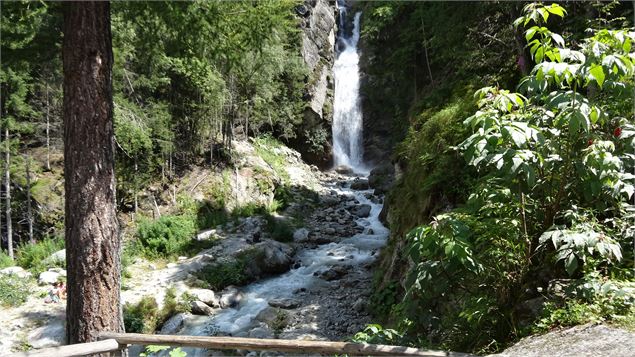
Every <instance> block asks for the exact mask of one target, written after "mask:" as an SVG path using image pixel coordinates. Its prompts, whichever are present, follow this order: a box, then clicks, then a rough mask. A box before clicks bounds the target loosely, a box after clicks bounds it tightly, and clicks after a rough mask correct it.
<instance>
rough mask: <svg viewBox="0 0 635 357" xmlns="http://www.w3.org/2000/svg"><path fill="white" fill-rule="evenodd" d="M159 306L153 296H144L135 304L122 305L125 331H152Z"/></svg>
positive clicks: (156, 320) (156, 319)
mask: <svg viewBox="0 0 635 357" xmlns="http://www.w3.org/2000/svg"><path fill="white" fill-rule="evenodd" d="M158 314H159V306H158V305H157V301H156V299H155V298H154V297H153V296H144V297H142V298H141V300H140V301H139V302H138V303H136V304H130V303H126V304H125V305H124V306H123V321H124V327H125V329H126V332H129V333H149V334H151V333H154V331H155V330H156V328H157V326H158V324H159V321H158Z"/></svg>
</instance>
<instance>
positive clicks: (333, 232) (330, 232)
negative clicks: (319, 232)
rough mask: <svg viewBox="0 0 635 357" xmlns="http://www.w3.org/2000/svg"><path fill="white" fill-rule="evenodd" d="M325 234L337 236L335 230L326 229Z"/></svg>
mask: <svg viewBox="0 0 635 357" xmlns="http://www.w3.org/2000/svg"><path fill="white" fill-rule="evenodd" d="M324 233H326V234H335V228H333V227H327V228H325V229H324Z"/></svg>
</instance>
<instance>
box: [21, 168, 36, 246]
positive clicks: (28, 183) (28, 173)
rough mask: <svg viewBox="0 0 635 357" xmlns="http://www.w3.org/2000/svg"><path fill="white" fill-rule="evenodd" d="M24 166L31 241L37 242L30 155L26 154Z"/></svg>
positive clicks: (27, 215)
mask: <svg viewBox="0 0 635 357" xmlns="http://www.w3.org/2000/svg"><path fill="white" fill-rule="evenodd" d="M24 168H25V171H26V220H27V223H28V225H29V242H30V243H31V244H35V238H33V212H32V211H31V170H29V156H28V155H24Z"/></svg>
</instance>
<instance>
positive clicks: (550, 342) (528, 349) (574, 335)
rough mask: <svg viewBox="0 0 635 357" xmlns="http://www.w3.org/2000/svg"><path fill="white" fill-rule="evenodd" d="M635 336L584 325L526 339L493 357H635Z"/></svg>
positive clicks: (609, 327) (609, 328) (603, 326)
mask: <svg viewBox="0 0 635 357" xmlns="http://www.w3.org/2000/svg"><path fill="white" fill-rule="evenodd" d="M634 350H635V333H633V332H631V331H628V330H624V329H620V328H616V327H612V326H605V325H593V324H587V325H581V326H575V327H571V328H567V329H560V330H554V331H551V332H548V333H546V334H543V335H534V336H529V337H526V338H523V339H522V340H520V341H519V342H518V343H516V344H515V345H513V346H512V347H510V348H508V349H506V350H505V351H503V352H502V353H501V354H496V355H490V356H501V357H507V356H509V357H512V356H536V357H538V356H632V355H633V351H634Z"/></svg>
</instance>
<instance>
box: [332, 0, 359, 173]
mask: <svg viewBox="0 0 635 357" xmlns="http://www.w3.org/2000/svg"><path fill="white" fill-rule="evenodd" d="M338 8H339V10H340V21H339V26H340V31H339V38H338V46H337V58H336V60H335V64H334V66H333V76H334V77H335V98H334V103H333V127H332V130H333V161H334V163H335V166H340V165H345V166H349V167H351V168H352V169H353V170H354V171H356V172H364V171H365V170H364V168H363V162H362V155H363V148H362V110H361V106H360V103H359V54H358V53H357V42H358V41H359V19H360V16H361V12H358V13H356V14H355V17H354V20H353V29H352V32H351V33H350V34H347V26H346V18H347V16H346V6H345V4H343V3H340V2H339V1H338Z"/></svg>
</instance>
